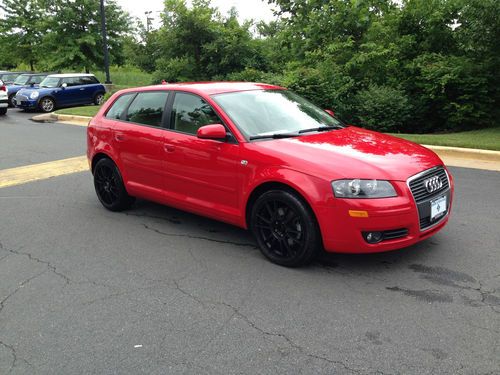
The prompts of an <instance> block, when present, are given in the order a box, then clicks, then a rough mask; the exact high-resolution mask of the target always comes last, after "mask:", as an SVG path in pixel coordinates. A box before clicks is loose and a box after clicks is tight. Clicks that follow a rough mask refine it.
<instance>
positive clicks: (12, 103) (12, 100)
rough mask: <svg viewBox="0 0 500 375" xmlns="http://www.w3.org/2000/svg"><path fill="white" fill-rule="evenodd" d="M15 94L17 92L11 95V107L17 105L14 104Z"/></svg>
mask: <svg viewBox="0 0 500 375" xmlns="http://www.w3.org/2000/svg"><path fill="white" fill-rule="evenodd" d="M15 96H16V95H15V94H12V95H9V107H10V108H12V107H15V104H14V97H15Z"/></svg>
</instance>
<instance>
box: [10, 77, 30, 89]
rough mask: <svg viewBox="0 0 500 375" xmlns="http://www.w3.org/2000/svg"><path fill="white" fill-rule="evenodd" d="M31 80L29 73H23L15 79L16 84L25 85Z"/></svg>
mask: <svg viewBox="0 0 500 375" xmlns="http://www.w3.org/2000/svg"><path fill="white" fill-rule="evenodd" d="M29 80H30V76H29V75H25V74H21V75H20V76H19V77H17V78H16V80H15V81H14V85H21V86H24V85H26V84H27V83H28V81H29Z"/></svg>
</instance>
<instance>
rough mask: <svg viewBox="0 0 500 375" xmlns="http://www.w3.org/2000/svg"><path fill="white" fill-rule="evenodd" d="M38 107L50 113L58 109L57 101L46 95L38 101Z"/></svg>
mask: <svg viewBox="0 0 500 375" xmlns="http://www.w3.org/2000/svg"><path fill="white" fill-rule="evenodd" d="M38 108H39V109H40V111H42V112H45V113H50V112H52V111H54V110H55V109H56V102H55V101H54V99H52V98H48V97H45V98H42V99H40V101H39V102H38Z"/></svg>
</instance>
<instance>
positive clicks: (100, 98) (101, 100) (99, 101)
mask: <svg viewBox="0 0 500 375" xmlns="http://www.w3.org/2000/svg"><path fill="white" fill-rule="evenodd" d="M102 103H104V94H103V93H99V94H96V96H94V104H95V105H101V104H102Z"/></svg>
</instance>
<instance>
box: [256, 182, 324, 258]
mask: <svg viewBox="0 0 500 375" xmlns="http://www.w3.org/2000/svg"><path fill="white" fill-rule="evenodd" d="M250 227H251V230H252V232H253V235H254V236H255V239H256V240H257V244H258V245H259V248H260V250H261V252H262V253H263V254H264V255H265V256H266V257H267V258H268V259H269V260H271V261H272V262H273V263H276V264H279V265H282V266H286V267H298V266H301V265H304V264H307V263H308V262H310V261H311V260H312V259H313V258H314V256H315V255H316V253H317V251H318V249H319V247H320V245H321V239H320V232H319V229H318V225H317V223H316V219H315V217H314V214H313V212H312V211H311V209H310V208H309V206H308V205H307V204H306V203H305V202H304V201H303V200H302V199H301V198H300V197H299V196H298V195H297V194H295V193H292V192H289V191H283V190H272V191H268V192H266V193H264V194H262V195H261V196H260V197H259V198H258V199H257V200H256V202H255V204H254V205H253V207H252V211H251V216H250Z"/></svg>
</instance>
